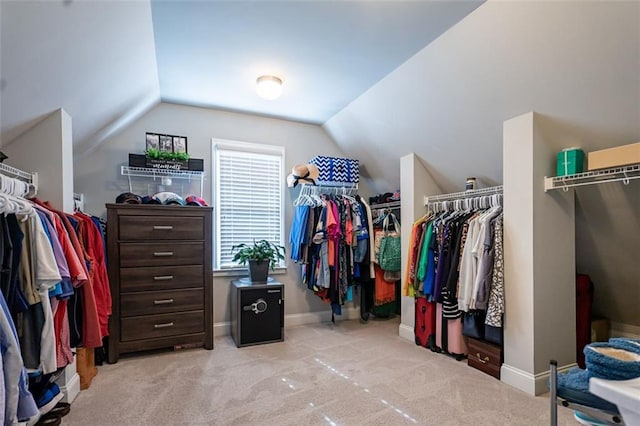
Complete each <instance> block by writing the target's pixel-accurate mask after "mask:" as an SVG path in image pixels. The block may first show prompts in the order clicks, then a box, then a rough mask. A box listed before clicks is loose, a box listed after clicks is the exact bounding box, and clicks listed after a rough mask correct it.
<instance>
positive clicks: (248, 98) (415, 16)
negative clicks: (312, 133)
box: [152, 0, 481, 124]
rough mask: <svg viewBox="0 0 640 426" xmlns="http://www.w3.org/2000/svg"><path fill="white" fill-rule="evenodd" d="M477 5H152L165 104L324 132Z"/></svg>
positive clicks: (168, 2) (440, 3)
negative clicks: (273, 82) (268, 87)
mask: <svg viewBox="0 0 640 426" xmlns="http://www.w3.org/2000/svg"><path fill="white" fill-rule="evenodd" d="M480 4H481V2H478V1H449V2H442V1H417V2H416V1H384V2H380V1H257V2H256V1H235V2H214V1H181V2H175V1H156V0H154V1H153V2H152V9H153V22H154V31H155V40H156V52H157V58H158V69H159V75H160V91H161V93H162V99H163V100H165V101H169V102H175V103H183V104H195V105H198V106H206V107H214V108H223V109H230V110H236V111H242V112H252V113H258V114H266V115H269V116H275V117H281V118H286V119H290V120H294V121H302V122H308V123H315V124H321V123H324V122H325V121H326V120H327V119H329V118H330V117H331V116H333V115H334V114H335V113H337V112H338V111H340V110H341V109H342V108H344V107H345V106H346V105H348V104H349V102H351V101H352V100H353V99H354V98H356V97H357V96H359V95H360V94H362V92H364V91H365V90H366V89H368V88H369V87H371V86H372V85H373V84H375V83H376V82H377V81H379V80H380V79H381V78H382V77H384V76H385V75H387V74H388V73H389V72H391V71H392V70H393V69H395V68H396V67H397V66H398V65H400V64H401V63H403V62H404V61H406V60H407V59H408V58H410V57H411V56H413V55H414V54H415V53H416V52H418V51H419V50H420V49H422V48H423V47H424V46H426V45H427V44H429V43H430V42H431V41H432V40H434V39H435V38H436V37H438V36H439V35H440V34H442V33H443V32H444V31H446V30H447V29H448V28H449V27H451V26H452V25H454V24H455V23H456V22H458V21H459V20H460V19H461V18H462V17H464V16H465V15H467V14H468V13H469V12H471V11H472V10H473V9H475V8H476V7H478V6H479V5H480ZM264 74H273V75H276V76H278V77H281V78H282V79H283V80H284V85H283V87H284V89H283V95H282V96H281V97H280V98H279V99H278V100H277V101H265V100H262V99H260V98H259V97H257V96H256V94H255V81H256V78H257V77H258V76H260V75H264Z"/></svg>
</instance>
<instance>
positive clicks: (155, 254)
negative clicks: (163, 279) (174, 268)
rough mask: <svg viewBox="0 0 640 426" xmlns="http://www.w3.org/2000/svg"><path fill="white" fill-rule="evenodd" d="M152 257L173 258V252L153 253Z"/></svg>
mask: <svg viewBox="0 0 640 426" xmlns="http://www.w3.org/2000/svg"><path fill="white" fill-rule="evenodd" d="M153 255H154V256H155V257H169V256H173V252H172V251H154V252H153Z"/></svg>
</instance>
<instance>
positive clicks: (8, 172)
mask: <svg viewBox="0 0 640 426" xmlns="http://www.w3.org/2000/svg"><path fill="white" fill-rule="evenodd" d="M0 174H2V175H5V176H8V177H10V178H14V179H18V180H21V181H23V182H26V183H27V184H29V187H30V188H29V192H28V196H29V197H33V196H35V195H36V193H37V192H38V173H29V172H25V171H24V170H20V169H17V168H15V167H12V166H10V165H8V164H5V163H0Z"/></svg>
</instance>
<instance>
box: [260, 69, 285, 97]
mask: <svg viewBox="0 0 640 426" xmlns="http://www.w3.org/2000/svg"><path fill="white" fill-rule="evenodd" d="M256 92H258V96H260V97H261V98H262V99H266V100H269V101H271V100H274V99H277V98H279V97H280V95H281V94H282V79H280V78H278V77H276V76H274V75H261V76H260V77H258V79H257V80H256Z"/></svg>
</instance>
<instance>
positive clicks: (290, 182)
mask: <svg viewBox="0 0 640 426" xmlns="http://www.w3.org/2000/svg"><path fill="white" fill-rule="evenodd" d="M318 176H320V170H318V166H316V165H315V164H297V165H295V166H293V168H292V169H291V174H290V175H289V176H287V186H288V187H289V188H293V187H295V186H296V185H298V184H299V183H300V184H309V183H310V184H312V185H315V184H316V180H318Z"/></svg>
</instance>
